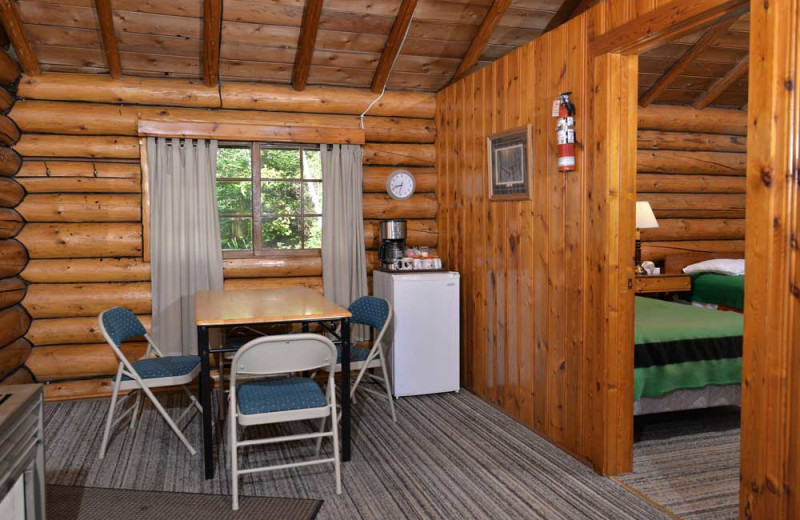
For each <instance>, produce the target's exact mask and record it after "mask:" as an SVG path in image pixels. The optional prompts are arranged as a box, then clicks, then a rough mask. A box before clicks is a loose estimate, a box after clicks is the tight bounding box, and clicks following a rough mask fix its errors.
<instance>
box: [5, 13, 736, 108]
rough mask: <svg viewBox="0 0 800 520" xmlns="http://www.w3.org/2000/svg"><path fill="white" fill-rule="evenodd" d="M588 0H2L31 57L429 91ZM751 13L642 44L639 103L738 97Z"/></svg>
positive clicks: (101, 66) (68, 68)
mask: <svg viewBox="0 0 800 520" xmlns="http://www.w3.org/2000/svg"><path fill="white" fill-rule="evenodd" d="M595 1H596V0H168V1H159V0H16V2H15V1H14V0H2V3H4V4H7V5H10V6H11V8H12V9H13V8H14V7H15V8H16V10H17V11H18V12H19V16H20V18H21V20H22V22H23V28H24V36H26V37H27V40H29V41H30V47H31V49H32V53H33V54H34V55H35V57H36V58H38V63H36V64H35V65H40V66H41V69H42V70H44V71H58V72H81V73H96V74H110V75H111V76H112V77H119V76H121V75H126V76H167V77H184V78H198V79H199V78H202V79H203V80H204V82H205V83H206V84H209V85H213V84H216V83H217V82H218V81H219V80H238V81H265V82H271V83H285V84H292V85H293V86H294V87H295V88H296V89H298V90H301V89H303V88H305V86H306V85H307V84H308V85H333V86H349V87H361V88H371V89H372V90H373V91H375V92H380V91H381V90H382V89H383V87H384V86H385V87H386V88H387V89H389V90H423V91H437V90H439V89H441V88H442V87H444V86H445V85H447V84H448V83H450V82H451V81H453V79H455V78H458V77H461V76H463V75H465V74H467V73H468V72H470V71H471V70H474V69H476V68H480V67H482V66H484V65H486V64H487V63H489V62H491V61H493V60H495V59H497V58H499V57H500V56H502V55H504V54H506V53H508V52H509V51H511V50H512V49H514V48H516V47H518V46H520V45H522V44H524V43H527V42H528V41H530V40H532V39H534V38H535V37H537V36H538V35H539V34H541V33H542V32H543V31H546V30H550V29H552V28H553V27H555V26H557V25H559V24H560V23H563V22H565V21H566V20H568V19H569V18H570V17H571V16H574V15H576V14H578V13H580V12H582V11H583V10H585V9H587V8H588V7H590V6H591V5H592V4H593V3H594V2H595ZM748 27H749V18H748V17H747V16H745V17H742V18H741V19H739V20H735V21H733V22H731V23H727V24H725V25H724V27H719V28H716V29H711V30H709V32H708V33H706V32H705V31H704V32H701V33H699V34H693V35H689V36H685V37H683V38H680V39H678V40H676V41H674V42H671V43H669V44H667V45H664V46H661V47H659V48H657V49H654V50H651V51H649V52H647V53H646V54H644V55H642V56H641V58H640V85H639V88H640V94H641V95H642V104H643V105H647V104H649V103H652V102H655V103H675V104H695V105H696V106H697V107H698V108H702V107H704V106H718V107H733V108H741V107H742V106H743V105H744V104H745V103H746V100H747V75H746V71H747V60H746V56H747V46H748V42H749V34H748ZM406 32H407V33H408V37H407V40H406V41H405V44H403V45H402V46H401V45H400V44H401V42H402V40H403V36H404V35H405V34H406ZM13 43H14V42H13V39H12V44H13ZM15 47H16V46H15ZM15 50H16V49H15ZM17 53H18V54H19V50H17ZM682 57H683V59H682ZM676 64H677V65H676ZM671 68H672V72H671V73H669V71H670V69H671ZM668 73H669V74H668ZM667 74H668V75H667ZM665 75H667V76H666V77H665V78H664V79H662V80H660V81H659V78H662V77H664V76H665ZM648 91H649V92H648Z"/></svg>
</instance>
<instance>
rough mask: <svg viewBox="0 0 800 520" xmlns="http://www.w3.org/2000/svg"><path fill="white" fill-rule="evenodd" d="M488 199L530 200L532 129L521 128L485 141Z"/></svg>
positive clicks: (531, 184)
mask: <svg viewBox="0 0 800 520" xmlns="http://www.w3.org/2000/svg"><path fill="white" fill-rule="evenodd" d="M486 146H487V152H488V153H487V156H488V168H489V171H488V176H489V200H530V199H531V198H533V175H532V171H533V127H532V126H531V125H525V126H520V127H517V128H512V129H510V130H505V131H503V132H498V133H496V134H492V135H490V136H489V137H487V138H486Z"/></svg>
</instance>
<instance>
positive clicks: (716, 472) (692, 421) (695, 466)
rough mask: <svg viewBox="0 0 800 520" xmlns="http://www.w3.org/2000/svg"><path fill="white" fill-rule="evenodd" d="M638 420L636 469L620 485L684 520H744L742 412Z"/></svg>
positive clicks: (704, 412)
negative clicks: (741, 519)
mask: <svg viewBox="0 0 800 520" xmlns="http://www.w3.org/2000/svg"><path fill="white" fill-rule="evenodd" d="M640 419H644V420H643V421H641V420H640ZM637 421H639V424H637V426H638V427H640V429H641V430H640V431H641V438H640V440H639V441H638V442H636V444H635V445H634V456H633V470H634V471H633V473H630V474H627V475H622V476H620V477H618V478H619V479H620V481H622V482H624V483H625V484H627V485H629V486H631V487H632V488H634V489H636V490H637V491H639V492H640V493H642V494H643V495H645V496H647V497H648V498H650V499H651V500H653V501H654V502H656V503H658V504H661V505H662V506H664V507H665V508H667V509H668V510H669V511H671V512H673V513H674V514H676V515H677V516H679V517H681V518H683V519H684V520H737V519H738V518H739V460H740V454H739V442H740V435H739V433H740V430H739V409H738V408H718V409H709V410H696V411H692V412H684V413H679V414H675V413H674V414H662V415H660V416H653V417H652V418H644V417H643V418H639V419H637Z"/></svg>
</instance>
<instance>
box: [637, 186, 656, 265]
mask: <svg viewBox="0 0 800 520" xmlns="http://www.w3.org/2000/svg"><path fill="white" fill-rule="evenodd" d="M657 227H658V220H656V216H655V214H654V213H653V208H651V207H650V203H649V202H647V201H645V200H640V201H637V202H636V274H637V275H638V274H647V273H646V272H645V270H644V269H643V268H642V234H641V232H640V231H639V230H640V229H652V228H657Z"/></svg>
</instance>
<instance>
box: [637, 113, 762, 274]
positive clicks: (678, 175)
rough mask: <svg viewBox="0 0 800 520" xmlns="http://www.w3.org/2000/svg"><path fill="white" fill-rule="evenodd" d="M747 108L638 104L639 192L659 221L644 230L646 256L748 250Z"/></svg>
mask: <svg viewBox="0 0 800 520" xmlns="http://www.w3.org/2000/svg"><path fill="white" fill-rule="evenodd" d="M746 135H747V113H746V112H745V111H742V110H725V109H715V108H707V109H704V110H697V109H695V108H692V107H679V106H668V105H661V106H659V105H650V106H648V107H647V108H640V109H639V139H638V142H639V146H638V148H639V150H638V157H637V172H638V174H637V179H636V186H637V198H638V200H646V201H648V202H650V204H651V206H652V207H653V212H654V213H655V215H656V218H657V219H658V224H659V227H658V228H656V229H643V230H642V259H644V260H652V261H654V262H656V263H660V262H663V260H664V255H669V254H675V253H682V252H689V251H704V252H705V251H711V252H731V253H735V254H737V256H741V255H743V254H744V228H745V173H746V170H747V154H746V151H747V137H746Z"/></svg>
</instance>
